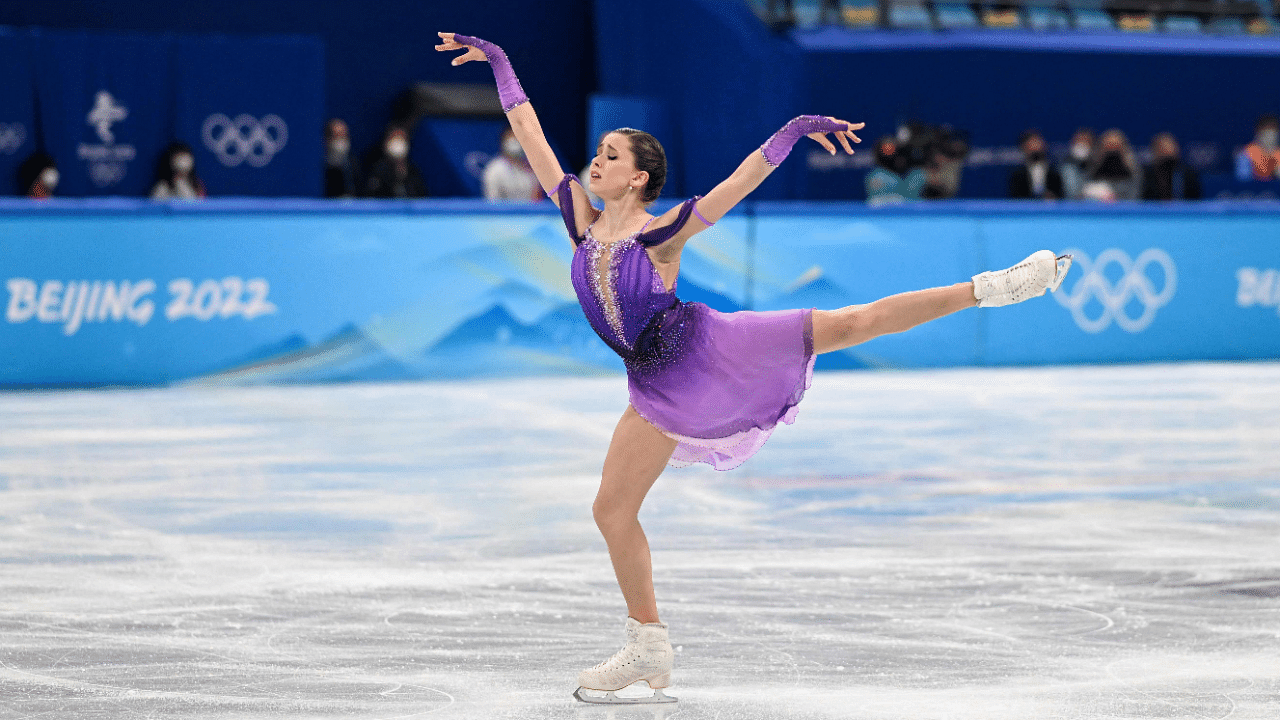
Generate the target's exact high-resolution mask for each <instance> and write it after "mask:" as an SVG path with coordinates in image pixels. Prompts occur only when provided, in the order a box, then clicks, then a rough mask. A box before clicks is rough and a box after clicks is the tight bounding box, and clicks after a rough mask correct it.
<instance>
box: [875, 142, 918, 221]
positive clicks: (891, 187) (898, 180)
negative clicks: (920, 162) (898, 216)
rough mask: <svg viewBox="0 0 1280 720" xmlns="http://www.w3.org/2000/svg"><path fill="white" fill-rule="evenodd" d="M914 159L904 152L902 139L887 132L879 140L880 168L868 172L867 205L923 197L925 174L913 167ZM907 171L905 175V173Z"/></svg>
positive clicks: (878, 160)
mask: <svg viewBox="0 0 1280 720" xmlns="http://www.w3.org/2000/svg"><path fill="white" fill-rule="evenodd" d="M910 162H911V161H910V159H909V158H907V156H906V155H905V154H904V153H902V152H900V149H899V147H898V141H897V140H894V139H893V138H892V137H890V136H888V135H885V136H884V137H882V138H880V141H879V142H878V143H876V167H875V168H874V169H872V170H871V171H870V172H868V173H867V177H866V181H865V182H866V187H867V204H868V205H871V206H873V207H878V206H881V205H897V204H899V203H904V202H907V201H908V200H919V199H920V193H921V192H922V191H923V190H924V185H925V173H924V170H922V169H921V168H918V167H917V168H911V169H910V170H908V167H909V165H910ZM904 173H905V175H904Z"/></svg>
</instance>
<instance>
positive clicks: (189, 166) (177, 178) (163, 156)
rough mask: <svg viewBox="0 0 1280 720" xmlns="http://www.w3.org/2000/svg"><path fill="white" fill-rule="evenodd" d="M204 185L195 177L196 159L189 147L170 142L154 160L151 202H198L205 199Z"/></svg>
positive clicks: (180, 143)
mask: <svg viewBox="0 0 1280 720" xmlns="http://www.w3.org/2000/svg"><path fill="white" fill-rule="evenodd" d="M207 195H208V193H207V192H206V191H205V188H204V183H202V182H200V176H198V175H196V158H195V155H193V154H192V153H191V146H189V145H187V144H186V143H182V142H177V141H174V142H171V143H169V145H168V146H167V147H165V149H164V152H162V153H160V158H159V159H158V160H156V184H155V185H152V186H151V199H152V200H169V199H178V200H199V199H201V198H203V197H206V196H207Z"/></svg>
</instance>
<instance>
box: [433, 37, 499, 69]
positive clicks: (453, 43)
mask: <svg viewBox="0 0 1280 720" xmlns="http://www.w3.org/2000/svg"><path fill="white" fill-rule="evenodd" d="M436 34H437V35H439V36H440V44H439V45H437V46H436V51H437V52H448V51H450V50H461V49H463V48H466V49H467V51H466V52H465V53H463V54H462V55H459V56H458V57H456V58H454V59H453V62H452V63H451V64H452V65H454V66H455V67H456V66H458V65H461V64H462V63H465V62H471V61H472V60H484V61H486V62H487V61H488V60H489V58H488V57H487V56H486V55H485V54H484V51H483V50H481V49H480V48H478V47H476V46H475V45H467V44H465V43H461V42H458V41H457V40H456V39H455V38H456V37H457V35H455V34H454V33H450V32H442V33H436ZM462 37H463V38H464V39H467V40H473V39H475V38H470V37H467V36H466V35H463V36H462Z"/></svg>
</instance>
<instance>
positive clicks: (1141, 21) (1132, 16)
mask: <svg viewBox="0 0 1280 720" xmlns="http://www.w3.org/2000/svg"><path fill="white" fill-rule="evenodd" d="M1116 27H1118V28H1120V29H1121V30H1125V31H1127V32H1151V31H1152V30H1155V28H1156V19H1155V18H1154V17H1152V16H1151V15H1150V14H1148V13H1128V14H1124V15H1121V16H1120V17H1118V18H1116Z"/></svg>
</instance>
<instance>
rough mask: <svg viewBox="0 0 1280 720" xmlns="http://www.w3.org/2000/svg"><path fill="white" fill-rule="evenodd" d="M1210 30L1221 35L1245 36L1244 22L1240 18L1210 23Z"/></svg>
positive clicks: (1222, 19)
mask: <svg viewBox="0 0 1280 720" xmlns="http://www.w3.org/2000/svg"><path fill="white" fill-rule="evenodd" d="M1209 29H1210V30H1212V31H1213V32H1216V33H1219V34H1221V35H1243V34H1244V21H1243V20H1241V19H1240V18H1234V17H1227V18H1218V19H1217V20H1214V21H1213V22H1211V23H1209Z"/></svg>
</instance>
